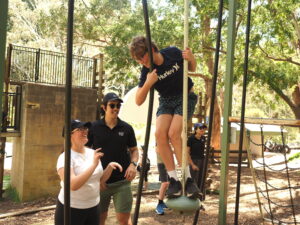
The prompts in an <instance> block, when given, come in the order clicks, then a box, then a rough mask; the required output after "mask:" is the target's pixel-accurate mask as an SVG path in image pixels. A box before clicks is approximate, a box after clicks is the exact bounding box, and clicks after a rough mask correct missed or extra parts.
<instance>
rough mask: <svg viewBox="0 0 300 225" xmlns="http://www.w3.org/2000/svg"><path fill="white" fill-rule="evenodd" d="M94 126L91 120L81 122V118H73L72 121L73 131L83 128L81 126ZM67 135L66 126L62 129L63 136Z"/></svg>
mask: <svg viewBox="0 0 300 225" xmlns="http://www.w3.org/2000/svg"><path fill="white" fill-rule="evenodd" d="M91 126H92V123H91V122H81V121H80V120H72V121H71V132H72V131H73V130H75V129H77V128H81V127H86V128H90V127H91ZM64 135H65V127H64V128H63V131H62V136H63V137H64Z"/></svg>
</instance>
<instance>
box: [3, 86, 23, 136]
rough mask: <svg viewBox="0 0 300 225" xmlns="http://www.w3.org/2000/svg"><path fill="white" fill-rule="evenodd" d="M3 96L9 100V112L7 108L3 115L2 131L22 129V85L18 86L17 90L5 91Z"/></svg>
mask: <svg viewBox="0 0 300 225" xmlns="http://www.w3.org/2000/svg"><path fill="white" fill-rule="evenodd" d="M3 97H4V99H6V100H5V101H7V112H5V111H6V110H5V111H4V112H3V115H2V122H3V124H2V126H3V127H2V132H3V131H4V132H5V131H20V119H21V97H22V96H21V87H20V86H19V87H17V88H16V91H15V92H3ZM3 129H4V130H3Z"/></svg>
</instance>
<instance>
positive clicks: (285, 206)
mask: <svg viewBox="0 0 300 225" xmlns="http://www.w3.org/2000/svg"><path fill="white" fill-rule="evenodd" d="M258 189H259V192H260V193H261V194H262V196H263V197H264V198H265V199H266V200H268V197H267V196H266V195H265V194H264V191H263V190H262V189H261V188H260V187H258ZM286 190H287V189H286ZM278 191H279V190H278ZM270 202H271V203H272V204H274V205H276V206H278V207H282V208H290V207H293V206H300V204H297V205H281V204H278V203H276V202H274V201H272V200H271V199H270Z"/></svg>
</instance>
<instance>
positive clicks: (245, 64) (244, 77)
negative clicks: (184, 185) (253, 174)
mask: <svg viewBox="0 0 300 225" xmlns="http://www.w3.org/2000/svg"><path fill="white" fill-rule="evenodd" d="M251 3H252V0H248V15H247V26H246V42H245V59H244V76H243V94H242V110H241V129H240V141H239V160H238V171H237V185H236V198H235V214H234V224H235V225H238V222H239V203H240V187H241V173H242V165H241V164H242V151H243V139H244V127H245V123H244V122H245V121H244V120H245V109H246V94H247V82H248V55H249V42H250V22H251Z"/></svg>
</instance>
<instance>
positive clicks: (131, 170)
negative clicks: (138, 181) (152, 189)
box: [125, 146, 139, 181]
mask: <svg viewBox="0 0 300 225" xmlns="http://www.w3.org/2000/svg"><path fill="white" fill-rule="evenodd" d="M129 152H130V162H135V163H137V162H138V160H139V152H138V148H137V147H136V146H135V147H131V148H129ZM135 176H136V166H135V165H134V164H133V163H130V165H129V166H128V168H127V169H126V172H125V178H126V180H129V181H132V180H133V179H134V178H135Z"/></svg>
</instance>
